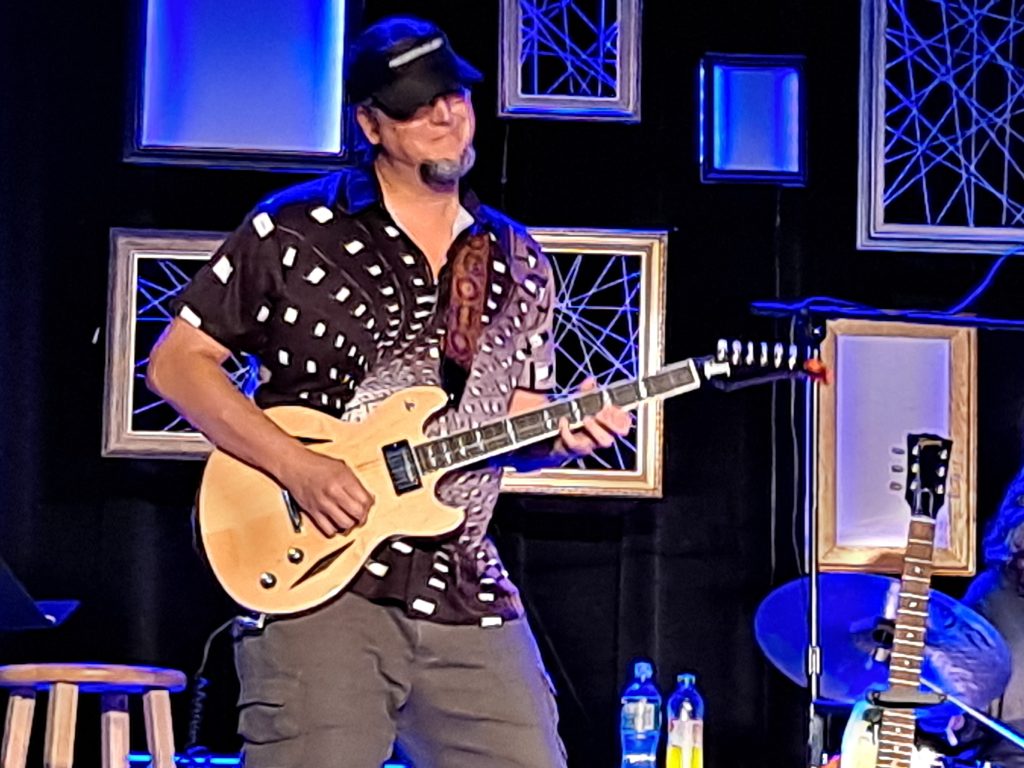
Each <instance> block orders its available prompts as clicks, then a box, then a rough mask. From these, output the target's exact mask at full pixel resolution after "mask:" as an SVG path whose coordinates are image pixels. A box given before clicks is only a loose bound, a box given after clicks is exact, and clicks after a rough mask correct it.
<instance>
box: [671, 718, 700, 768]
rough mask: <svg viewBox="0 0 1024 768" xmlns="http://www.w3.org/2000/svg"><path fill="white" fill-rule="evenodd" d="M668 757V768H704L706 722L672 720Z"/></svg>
mask: <svg viewBox="0 0 1024 768" xmlns="http://www.w3.org/2000/svg"><path fill="white" fill-rule="evenodd" d="M667 757H668V761H667V764H668V768H703V766H704V722H703V721H701V720H676V719H674V720H670V721H669V724H668V753H667Z"/></svg>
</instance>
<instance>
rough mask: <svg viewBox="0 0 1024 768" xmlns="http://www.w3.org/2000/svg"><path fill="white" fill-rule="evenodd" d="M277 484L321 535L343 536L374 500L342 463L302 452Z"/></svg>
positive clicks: (360, 518)
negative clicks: (340, 534)
mask: <svg viewBox="0 0 1024 768" xmlns="http://www.w3.org/2000/svg"><path fill="white" fill-rule="evenodd" d="M281 475H282V476H281V477H280V478H279V479H280V481H281V483H282V484H283V485H284V486H285V487H286V488H287V489H288V491H289V493H291V495H292V497H293V498H294V499H295V500H296V501H297V502H298V504H299V507H300V508H301V509H302V511H303V512H304V513H305V514H306V515H307V516H308V517H309V519H310V520H311V521H312V522H313V525H315V526H316V527H317V528H318V529H319V530H320V532H321V533H323V534H324V535H325V536H334V535H335V534H337V533H346V532H348V531H349V530H351V529H352V528H354V527H355V526H357V525H362V523H363V522H365V521H366V515H367V514H368V513H369V511H370V507H372V506H373V502H374V498H373V496H371V495H370V493H369V491H367V490H366V488H365V487H364V486H363V484H362V483H361V482H359V478H358V477H356V474H355V472H353V471H352V469H351V467H349V465H348V464H346V463H345V462H344V461H341V460H339V459H332V458H330V457H328V456H322V455H321V454H319V453H314V452H313V451H311V450H309V449H307V448H303V449H302V452H301V453H299V454H297V456H296V457H295V458H294V459H293V460H292V461H291V462H290V463H289V466H288V469H287V470H286V471H285V472H282V473H281Z"/></svg>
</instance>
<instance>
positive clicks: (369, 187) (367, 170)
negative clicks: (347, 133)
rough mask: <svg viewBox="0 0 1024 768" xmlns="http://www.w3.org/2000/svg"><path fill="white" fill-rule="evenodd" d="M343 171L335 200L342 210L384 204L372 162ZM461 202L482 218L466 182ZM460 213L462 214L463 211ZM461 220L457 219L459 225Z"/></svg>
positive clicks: (360, 208)
mask: <svg viewBox="0 0 1024 768" xmlns="http://www.w3.org/2000/svg"><path fill="white" fill-rule="evenodd" d="M341 173H342V177H341V179H340V183H339V184H338V191H337V195H336V197H335V200H334V202H335V204H336V205H338V206H339V207H340V208H341V209H342V210H344V211H346V212H347V213H350V214H353V215H355V214H358V213H361V212H362V211H364V210H366V209H367V208H369V207H370V206H372V205H378V204H383V195H382V194H381V191H380V182H379V181H378V180H377V174H376V173H374V171H373V165H372V164H366V165H360V166H357V167H355V168H351V169H348V170H347V171H342V172H341ZM459 202H460V203H461V204H462V207H463V208H464V209H465V211H466V212H467V213H468V214H469V215H470V216H471V217H472V218H473V219H475V220H479V219H480V213H481V208H482V204H481V203H480V199H479V198H478V197H477V196H476V194H475V193H474V192H473V190H471V189H470V188H469V187H468V186H467V185H466V184H460V185H459ZM459 215H460V217H461V216H462V212H461V211H460V214H459ZM460 220H461V219H459V220H456V224H457V225H458V224H459V221H460ZM463 228H464V227H463Z"/></svg>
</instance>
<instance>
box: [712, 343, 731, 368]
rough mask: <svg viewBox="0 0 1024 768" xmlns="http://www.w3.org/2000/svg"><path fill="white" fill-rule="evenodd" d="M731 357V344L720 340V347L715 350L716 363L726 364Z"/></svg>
mask: <svg viewBox="0 0 1024 768" xmlns="http://www.w3.org/2000/svg"><path fill="white" fill-rule="evenodd" d="M728 356H729V342H728V341H726V340H725V339H719V340H718V347H717V348H716V350H715V362H718V363H724V362H725V359H726V358H727V357H728Z"/></svg>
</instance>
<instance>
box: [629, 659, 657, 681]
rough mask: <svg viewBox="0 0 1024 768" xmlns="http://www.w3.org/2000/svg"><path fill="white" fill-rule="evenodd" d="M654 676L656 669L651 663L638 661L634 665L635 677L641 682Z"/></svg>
mask: <svg viewBox="0 0 1024 768" xmlns="http://www.w3.org/2000/svg"><path fill="white" fill-rule="evenodd" d="M653 676H654V667H653V666H652V665H651V662H649V661H638V662H635V663H634V664H633V677H636V678H639V679H640V680H641V681H643V680H647V679H648V678H650V677H653Z"/></svg>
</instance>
